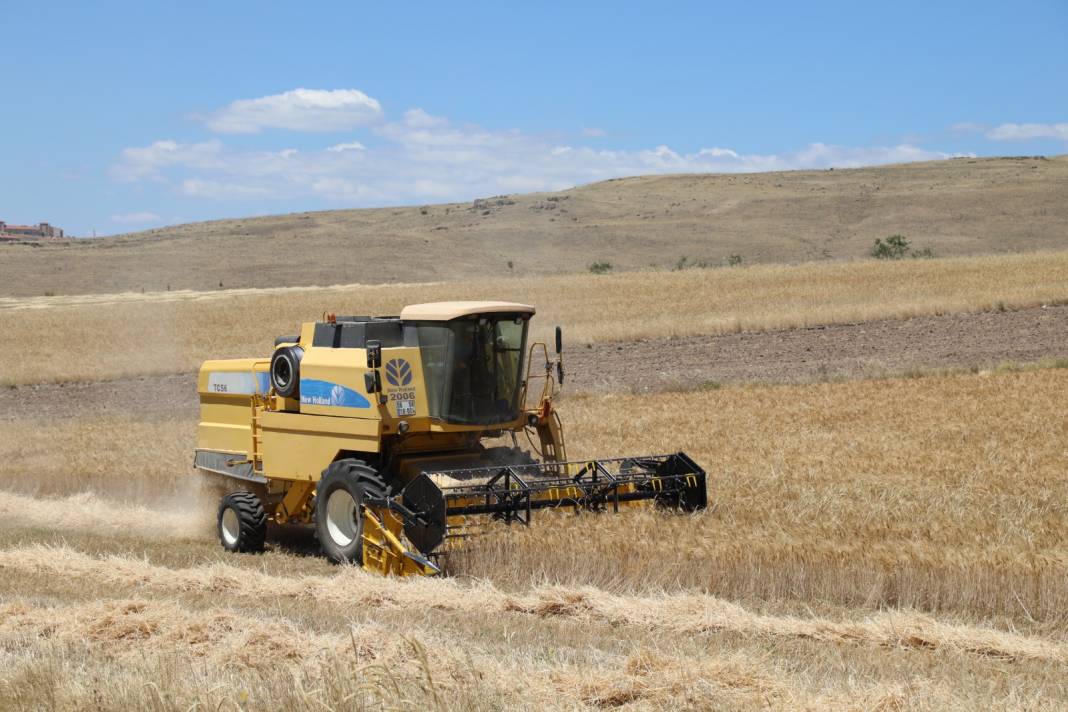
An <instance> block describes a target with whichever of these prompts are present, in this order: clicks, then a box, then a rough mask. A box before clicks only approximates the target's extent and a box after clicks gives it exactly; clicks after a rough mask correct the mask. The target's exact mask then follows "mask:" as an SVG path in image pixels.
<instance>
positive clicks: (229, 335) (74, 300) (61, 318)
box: [0, 251, 1068, 385]
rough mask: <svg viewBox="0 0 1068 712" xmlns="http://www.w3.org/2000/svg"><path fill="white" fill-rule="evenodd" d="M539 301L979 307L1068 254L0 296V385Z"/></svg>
mask: <svg viewBox="0 0 1068 712" xmlns="http://www.w3.org/2000/svg"><path fill="white" fill-rule="evenodd" d="M454 299H503V300H510V301H518V302H524V303H529V304H534V305H535V306H536V307H537V309H538V316H537V317H536V318H535V327H534V328H535V336H538V337H540V338H545V337H547V336H548V334H549V333H550V330H551V328H552V327H553V325H555V324H565V325H567V339H568V342H569V343H571V344H582V343H591V342H603V341H618V340H630V339H640V338H654V337H671V336H683V335H696V334H720V333H727V332H736V331H743V330H745V331H757V330H769V329H783V328H794V327H805V326H812V325H818V324H835V323H855V322H862V321H869V320H872V319H886V318H903V317H909V316H917V315H930V314H944V313H951V312H966V311H984V310H991V309H1006V308H1020V307H1029V306H1037V305H1041V304H1050V303H1061V302H1063V301H1065V300H1068V251H1059V252H1036V253H1027V254H1018V255H996V256H985V257H962V258H953V259H938V260H908V261H902V262H893V263H887V262H882V261H871V260H869V261H857V262H837V263H807V264H801V265H758V266H752V267H744V268H720V269H687V270H681V271H676V272H665V271H647V272H629V273H619V274H607V275H582V276H575V275H567V276H557V277H546V278H525V279H523V278H516V279H501V278H496V279H486V280H482V281H479V282H477V283H428V284H395V285H390V286H388V287H383V286H381V285H373V286H372V285H348V286H336V287H326V288H279V289H262V290H229V291H222V290H221V291H218V292H160V293H149V294H121V295H81V296H73V297H32V298H13V297H7V298H0V332H2V333H4V334H5V336H6V344H7V349H8V351H7V353H8V357H7V358H5V359H3V360H0V385H12V384H24V383H40V382H47V381H77V380H102V379H111V378H118V377H122V376H131V375H147V374H161V373H177V372H185V371H191V370H195V369H196V368H197V367H198V366H199V365H200V363H201V362H202V361H203V360H205V359H208V358H226V357H242V356H256V355H264V354H266V353H267V352H268V349H269V348H270V347H271V345H272V344H273V340H274V337H275V336H279V335H282V334H292V333H294V331H296V330H297V328H298V327H299V325H300V323H301V322H303V321H308V320H312V319H317V318H321V316H322V315H323V314H324V313H327V312H333V313H338V314H351V313H356V314H366V313H374V314H395V313H397V312H398V311H399V310H400V309H401V308H402V307H403V306H404V305H406V304H414V303H419V302H426V301H436V300H454Z"/></svg>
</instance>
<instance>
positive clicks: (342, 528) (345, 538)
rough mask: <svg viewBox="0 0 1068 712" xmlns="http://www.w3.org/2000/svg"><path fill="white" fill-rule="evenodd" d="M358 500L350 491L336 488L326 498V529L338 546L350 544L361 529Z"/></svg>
mask: <svg viewBox="0 0 1068 712" xmlns="http://www.w3.org/2000/svg"><path fill="white" fill-rule="evenodd" d="M357 509H358V508H357V506H356V500H355V499H353V498H352V495H351V494H349V493H348V491H346V490H343V489H336V490H334V491H333V492H331V493H330V496H329V497H328V498H327V500H326V531H327V533H328V534H329V535H330V538H331V539H332V540H333V541H334V543H335V544H337V545H338V546H348V545H349V544H351V543H352V542H353V541H354V540H355V539H356V537H357V535H358V531H359V524H358V518H359V516H358V515H359V512H358V511H357Z"/></svg>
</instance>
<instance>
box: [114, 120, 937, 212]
mask: <svg viewBox="0 0 1068 712" xmlns="http://www.w3.org/2000/svg"><path fill="white" fill-rule="evenodd" d="M370 130H371V131H373V132H374V133H375V134H376V135H377V136H378V138H379V139H380V142H379V145H376V146H374V147H372V148H366V147H364V145H363V144H362V143H360V142H359V141H350V142H346V143H340V144H336V145H333V146H330V147H329V148H324V149H321V150H317V151H307V150H305V151H300V152H296V151H293V150H285V151H267V150H250V149H244V148H232V147H228V146H224V145H223V144H222V143H221V142H219V141H217V140H216V141H209V142H205V143H189V144H183V143H179V142H176V141H157V142H156V143H153V144H151V145H149V146H146V147H143V148H129V149H126V150H125V151H123V152H122V154H121V155H120V158H119V162H118V164H117V165H116V166H115V167H114V169H113V173H114V175H115V176H116V177H118V178H120V179H123V180H143V181H165V182H167V183H168V184H170V185H171V186H172V188H173V190H175V191H176V192H178V193H179V194H181V195H184V196H187V197H191V198H198V199H211V200H224V201H225V200H261V199H273V200H282V199H286V200H292V199H297V200H315V199H319V200H322V201H326V202H327V203H331V204H346V205H352V206H368V205H382V204H389V203H394V204H395V203H405V202H422V201H428V200H435V201H439V200H440V201H447V200H457V201H460V200H470V199H472V198H474V197H478V196H481V195H494V194H499V193H513V192H527V191H540V190H560V189H564V188H568V187H571V186H574V185H576V184H580V183H588V182H592V181H598V180H604V179H607V178H617V177H621V176H630V175H642V174H651V173H707V172H744V171H773V170H790V169H798V168H831V167H836V168H837V167H840V168H847V167H855V166H866V165H873V164H879V163H896V162H906V161H922V160H932V159H938V158H948V157H950V154H947V153H942V152H938V151H930V150H926V149H922V148H919V147H917V146H915V145H912V144H908V143H902V144H898V145H894V146H868V147H848V146H835V145H830V144H823V143H814V144H810V145H809V146H806V147H804V148H802V149H800V150H797V151H792V152H787V153H768V154H746V153H741V152H739V151H736V150H733V149H730V148H725V147H721V146H710V147H707V148H701V149H698V150H695V151H692V152H679V151H676V150H673V149H672V148H670V147H668V146H664V145H662V146H657V147H655V148H648V149H636V150H630V149H628V150H611V149H604V148H594V147H591V146H588V145H581V144H578V143H576V144H572V145H561V144H559V143H557V142H554V141H552V140H550V139H548V138H545V137H542V136H539V135H535V134H529V133H525V132H521V131H516V130H508V131H492V130H488V129H486V128H483V127H481V126H477V125H457V124H454V123H452V122H451V121H449V120H448V119H446V118H443V117H438V116H432V115H430V114H428V113H427V112H425V111H423V110H422V109H412V110H411V111H408V112H406V113H405V114H404V116H403V118H402V119H401V120H400V121H395V122H386V123H381V124H379V125H377V126H375V127H373V128H372V129H370Z"/></svg>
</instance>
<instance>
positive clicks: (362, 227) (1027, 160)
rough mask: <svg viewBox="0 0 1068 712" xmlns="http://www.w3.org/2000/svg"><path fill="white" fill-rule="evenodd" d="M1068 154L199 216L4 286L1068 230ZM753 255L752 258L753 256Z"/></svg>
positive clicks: (271, 281)
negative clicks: (377, 205) (384, 205)
mask: <svg viewBox="0 0 1068 712" xmlns="http://www.w3.org/2000/svg"><path fill="white" fill-rule="evenodd" d="M1066 225H1068V156H1059V157H1054V158H1042V157H1015V158H981V159H978V158H977V159H972V158H961V159H953V160H946V161H936V162H927V163H912V164H900V165H891V166H880V167H874V168H863V169H853V170H833V169H832V170H826V171H791V172H778V173H754V174H703V175H668V176H644V177H636V178H624V179H617V180H610V181H605V182H601V183H595V184H591V185H585V186H581V187H578V188H573V189H570V190H566V191H562V192H559V193H532V194H525V195H509V196H497V197H492V198H484V199H479V200H475V201H473V202H471V203H452V204H444V205H429V206H413V207H398V208H375V209H361V210H334V211H324V212H309V213H294V214H289V215H279V216H271V217H257V218H246V219H234V220H218V221H212V222H202V223H191V224H186V225H178V226H174V227H167V228H161V229H157V230H150V231H146V232H140V233H132V234H129V235H121V236H115V237H108V238H98V239H95V240H82V241H77V242H75V243H73V244H65V245H52V246H42V247H31V246H27V245H10V246H5V247H4V248H3V253H2V259H0V285H2V286H0V294H2V295H4V296H34V295H43V294H83V293H113V292H122V291H141V290H146V291H157V290H166V289H168V288H170V289H197V290H204V289H217V288H220V286H221V287H224V288H242V287H268V286H305V285H329V284H343V283H385V282H425V281H437V280H442V281H449V280H461V279H468V278H479V277H485V276H488V275H493V276H504V275H508V274H515V275H543V274H554V273H560V272H575V271H584V270H586V269H587V267H588V265H589V264H591V263H593V262H596V261H603V262H610V263H611V264H612V265H613V266H614V268H615V269H617V270H618V269H638V268H647V267H655V268H671V267H672V266H674V265H676V264H677V263H678V262H679V261H680V260H681V259H682V258H683V257H685V258H686V264H694V263H704V264H725V263H726V262H727V261H728V260H729V259H730V257H731V256H732V255H737V256H738V258H740V259H741V260H742V261H743V262H744V263H745V264H751V263H760V262H800V261H810V260H835V259H849V258H857V257H862V256H865V255H867V254H868V251H869V250H870V248H871V245H872V242H873V240H874V239H875V238H877V237H886V236H887V235H891V234H897V233H900V234H903V235H905V236H906V237H908V239H909V240H911V241H912V243H913V245H914V246H916V247H917V248H921V249H922V248H930V249H932V250H933V251H934V252H935V254H937V255H939V256H942V255H947V256H948V255H968V254H979V253H997V252H1021V251H1030V250H1037V249H1055V248H1063V247H1065V246H1068V229H1066ZM736 259H737V258H736Z"/></svg>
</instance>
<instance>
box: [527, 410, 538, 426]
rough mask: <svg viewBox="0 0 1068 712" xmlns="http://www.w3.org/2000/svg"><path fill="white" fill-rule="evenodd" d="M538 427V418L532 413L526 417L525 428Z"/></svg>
mask: <svg viewBox="0 0 1068 712" xmlns="http://www.w3.org/2000/svg"><path fill="white" fill-rule="evenodd" d="M537 425H538V416H537V415H535V414H534V413H530V414H529V415H527V427H529V428H533V427H536V426H537Z"/></svg>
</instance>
